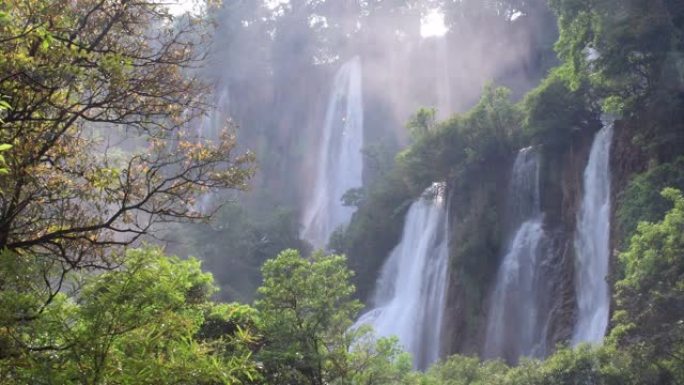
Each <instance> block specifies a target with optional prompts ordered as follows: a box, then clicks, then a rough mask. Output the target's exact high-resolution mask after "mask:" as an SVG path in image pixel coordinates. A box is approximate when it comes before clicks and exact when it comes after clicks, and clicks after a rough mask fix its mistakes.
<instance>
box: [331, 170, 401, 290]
mask: <svg viewBox="0 0 684 385" xmlns="http://www.w3.org/2000/svg"><path fill="white" fill-rule="evenodd" d="M360 198H361V199H360V200H359V201H358V209H357V210H356V212H355V213H354V215H353V216H352V219H351V221H350V223H349V225H347V227H346V228H340V229H338V230H337V231H335V232H334V233H333V234H332V235H331V237H330V241H329V245H328V247H329V248H330V249H331V250H334V251H335V252H337V253H341V254H346V255H348V256H349V264H350V267H351V268H352V269H353V270H354V272H355V273H356V276H355V284H356V286H357V287H358V295H359V297H361V298H366V297H368V296H369V295H370V293H371V292H372V290H373V287H374V283H375V277H377V273H378V271H379V270H380V267H381V265H382V263H383V261H384V260H385V258H386V257H387V255H388V254H389V252H390V250H392V248H394V247H395V246H396V245H397V243H398V242H399V238H400V236H401V230H402V228H403V223H404V216H405V214H406V212H407V211H408V208H409V206H410V204H411V202H412V199H411V198H412V197H411V192H410V191H409V190H408V188H407V186H406V183H404V180H403V179H402V177H401V175H400V174H399V172H398V170H396V169H390V170H388V171H386V172H385V173H384V175H382V176H381V177H380V178H378V179H377V180H376V181H375V182H373V183H372V184H371V185H370V186H369V187H367V188H366V189H365V191H364V193H363V194H362V196H361V197H360Z"/></svg>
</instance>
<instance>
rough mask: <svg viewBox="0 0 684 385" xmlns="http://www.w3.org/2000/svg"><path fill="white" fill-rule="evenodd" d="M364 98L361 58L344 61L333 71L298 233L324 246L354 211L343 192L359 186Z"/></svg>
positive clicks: (315, 243)
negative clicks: (315, 165)
mask: <svg viewBox="0 0 684 385" xmlns="http://www.w3.org/2000/svg"><path fill="white" fill-rule="evenodd" d="M362 147H363V99H362V86H361V60H360V59H359V58H358V57H354V58H353V59H351V60H349V61H347V62H346V63H344V64H343V65H342V67H340V69H339V70H338V71H337V73H336V74H335V80H334V83H333V87H332V92H331V94H330V99H329V101H328V107H327V110H326V115H325V124H324V126H323V132H322V141H321V144H320V146H319V149H320V151H319V155H318V169H317V173H316V180H315V183H314V186H313V197H312V199H311V201H310V204H309V205H308V206H307V207H306V209H305V211H304V218H303V225H304V227H303V230H302V233H301V236H302V238H303V239H306V240H307V241H309V242H310V243H311V244H312V245H313V246H314V247H317V248H320V247H324V246H325V245H326V243H327V242H328V238H329V237H330V234H332V232H333V231H334V230H335V229H336V228H337V227H339V226H341V225H344V224H346V223H347V222H348V221H349V219H350V218H351V215H352V213H353V209H352V208H351V207H346V206H344V205H343V204H342V201H341V199H342V195H344V193H345V192H347V191H348V190H350V189H352V188H357V187H361V185H362V169H363V158H362V154H361V148H362Z"/></svg>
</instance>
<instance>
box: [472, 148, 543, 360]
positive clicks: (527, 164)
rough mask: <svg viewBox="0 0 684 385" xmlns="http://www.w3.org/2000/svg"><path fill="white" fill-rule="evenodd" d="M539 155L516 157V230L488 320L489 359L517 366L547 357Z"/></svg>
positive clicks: (512, 209) (512, 204)
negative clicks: (520, 361) (524, 360)
mask: <svg viewBox="0 0 684 385" xmlns="http://www.w3.org/2000/svg"><path fill="white" fill-rule="evenodd" d="M539 175H540V162H539V154H538V153H537V151H536V150H535V149H533V148H525V149H523V150H521V151H520V152H519V153H518V156H517V158H516V160H515V163H514V165H513V173H512V176H511V183H510V186H509V203H508V205H509V208H508V211H509V222H510V229H511V230H513V229H515V232H514V233H513V236H512V237H510V240H509V242H508V248H507V251H506V254H505V255H504V257H503V259H502V262H501V266H500V267H499V271H498V273H497V278H496V284H495V288H494V292H493V294H492V297H491V300H490V305H489V313H488V320H487V329H486V338H485V346H484V356H485V358H503V359H505V360H506V361H508V362H511V363H515V362H517V360H518V359H519V358H520V357H521V356H529V357H541V356H543V355H544V354H545V335H546V331H545V329H546V321H545V318H546V317H545V312H546V310H547V309H546V303H545V298H544V293H540V288H541V287H543V284H544V278H543V277H541V276H540V275H541V274H540V267H541V266H542V264H543V263H544V262H545V260H546V258H547V255H546V254H547V250H546V247H545V237H546V235H545V233H544V229H543V227H542V224H543V215H542V212H541V202H540V192H539Z"/></svg>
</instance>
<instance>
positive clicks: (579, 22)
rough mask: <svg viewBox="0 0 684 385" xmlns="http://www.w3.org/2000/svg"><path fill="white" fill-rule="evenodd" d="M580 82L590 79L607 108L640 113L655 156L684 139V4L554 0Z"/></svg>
mask: <svg viewBox="0 0 684 385" xmlns="http://www.w3.org/2000/svg"><path fill="white" fill-rule="evenodd" d="M550 3H551V5H552V7H553V8H554V10H555V11H556V13H557V14H558V18H559V26H560V39H559V40H558V42H557V44H556V50H557V52H558V53H559V56H560V57H561V59H562V60H563V61H564V63H565V65H564V70H563V71H562V76H563V77H564V79H565V80H567V81H568V82H569V83H570V84H571V85H572V86H573V89H577V88H579V87H580V86H581V85H583V84H585V83H588V84H590V85H591V87H592V92H593V93H595V95H596V98H597V101H598V102H600V103H602V104H603V106H604V110H607V111H608V112H611V113H613V114H616V115H618V116H619V115H622V116H624V117H626V118H639V117H641V119H637V122H636V123H635V124H637V127H639V131H640V132H639V134H638V136H639V137H640V138H641V141H642V143H641V145H642V146H644V147H649V149H650V150H651V151H652V153H653V154H654V155H656V156H657V154H658V153H662V152H663V151H664V150H666V152H671V151H675V152H676V151H677V146H680V147H681V145H682V143H684V135H683V134H682V132H684V130H682V123H681V116H682V115H681V114H682V110H681V105H682V102H683V101H684V94H682V92H681V90H682V85H684V56H683V55H684V39H682V36H683V35H682V34H683V33H684V24H683V23H682V22H681V20H683V18H684V6H682V5H681V2H678V1H670V0H663V1H652V0H588V1H585V0H552V1H551V2H550Z"/></svg>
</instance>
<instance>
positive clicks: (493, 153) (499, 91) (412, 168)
mask: <svg viewBox="0 0 684 385" xmlns="http://www.w3.org/2000/svg"><path fill="white" fill-rule="evenodd" d="M520 118H521V116H520V112H519V110H518V109H517V108H516V107H515V106H514V105H513V104H512V103H511V101H510V100H509V92H508V90H506V89H504V88H494V87H493V86H491V85H490V86H487V87H486V88H485V90H484V93H483V95H482V98H481V99H480V102H479V103H478V104H477V105H476V106H475V107H474V108H473V109H472V110H470V111H469V112H468V113H467V114H465V115H463V116H458V115H457V116H454V117H452V118H451V119H449V120H447V121H446V122H442V123H440V124H438V125H437V127H436V128H435V129H434V130H431V131H427V132H425V133H424V134H423V135H421V136H420V137H419V138H418V140H417V141H416V143H415V144H414V145H413V146H411V147H410V148H409V149H408V150H405V151H403V152H402V153H400V154H399V156H398V157H397V162H398V164H399V167H400V170H401V172H402V174H403V175H405V178H406V179H407V181H408V182H409V185H410V186H411V187H412V189H415V190H414V191H415V192H416V194H418V193H420V192H422V189H423V188H425V187H426V186H429V185H430V184H431V183H432V182H434V181H436V180H444V179H449V180H450V179H458V178H460V177H463V176H465V175H467V174H468V173H469V172H475V171H476V170H478V167H481V166H482V165H484V164H485V163H487V162H488V161H491V160H492V159H497V158H499V157H501V156H504V157H505V156H506V155H507V154H509V153H510V152H511V151H512V149H513V147H514V146H513V140H514V137H515V135H516V132H517V131H519V129H520V122H521V119H520Z"/></svg>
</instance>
